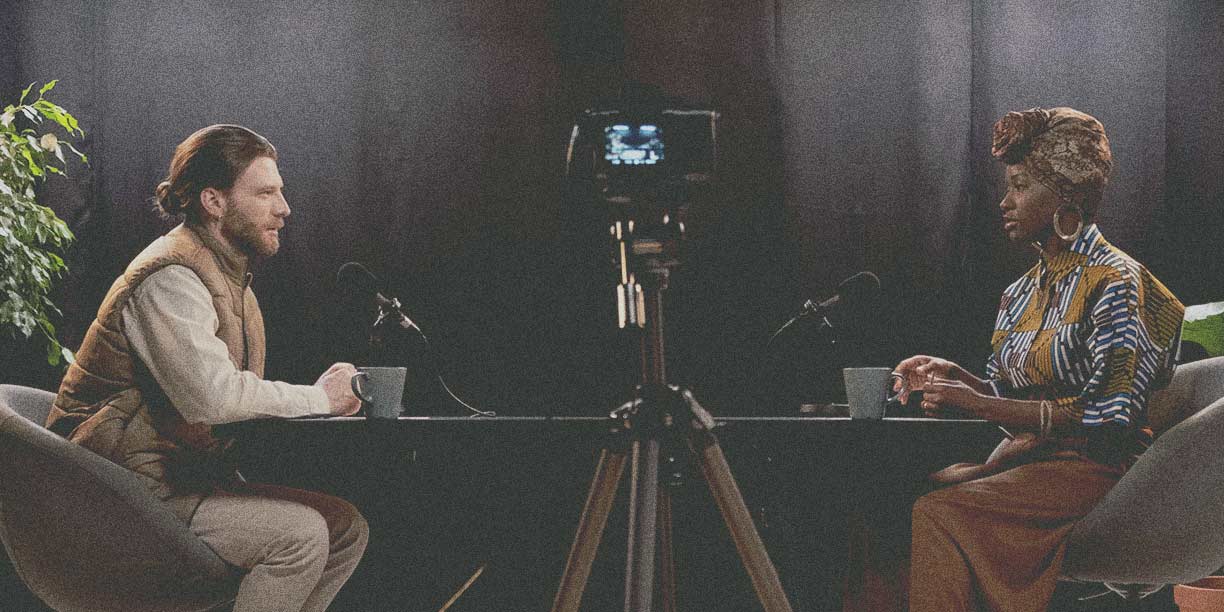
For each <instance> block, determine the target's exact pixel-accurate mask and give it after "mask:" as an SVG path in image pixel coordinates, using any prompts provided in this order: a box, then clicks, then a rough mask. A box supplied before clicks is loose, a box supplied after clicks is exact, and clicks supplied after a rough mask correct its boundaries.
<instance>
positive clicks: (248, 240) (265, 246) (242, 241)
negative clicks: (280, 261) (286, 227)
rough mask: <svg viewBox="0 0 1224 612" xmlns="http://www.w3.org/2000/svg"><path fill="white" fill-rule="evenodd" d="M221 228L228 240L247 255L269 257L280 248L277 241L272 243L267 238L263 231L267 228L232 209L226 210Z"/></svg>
mask: <svg viewBox="0 0 1224 612" xmlns="http://www.w3.org/2000/svg"><path fill="white" fill-rule="evenodd" d="M223 228H224V231H225V233H226V234H227V235H228V236H229V238H230V240H231V241H233V243H234V244H236V245H237V246H238V248H239V249H241V250H242V252H244V253H246V254H247V256H249V257H261V258H262V257H271V256H273V255H275V254H276V252H277V251H278V250H279V249H280V244H279V241H277V242H275V243H272V242H270V241H269V240H268V237H267V236H266V235H265V233H264V232H266V231H268V230H267V228H264V227H261V226H259V225H257V224H255V223H253V222H251V221H250V220H249V219H246V218H245V217H242V216H241V215H239V214H237V213H236V212H233V209H230V210H228V211H226V215H225V223H224V225H223Z"/></svg>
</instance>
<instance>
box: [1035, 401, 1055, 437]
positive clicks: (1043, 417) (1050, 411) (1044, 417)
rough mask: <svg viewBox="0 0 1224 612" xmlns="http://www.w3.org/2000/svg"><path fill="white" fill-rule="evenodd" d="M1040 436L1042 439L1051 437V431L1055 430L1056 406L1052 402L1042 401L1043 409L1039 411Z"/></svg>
mask: <svg viewBox="0 0 1224 612" xmlns="http://www.w3.org/2000/svg"><path fill="white" fill-rule="evenodd" d="M1038 417H1039V422H1040V432H1039V434H1040V436H1041V437H1042V438H1045V437H1048V436H1049V435H1050V430H1051V429H1053V428H1054V405H1053V404H1051V403H1050V400H1044V399H1043V400H1041V408H1040V410H1039V415H1038Z"/></svg>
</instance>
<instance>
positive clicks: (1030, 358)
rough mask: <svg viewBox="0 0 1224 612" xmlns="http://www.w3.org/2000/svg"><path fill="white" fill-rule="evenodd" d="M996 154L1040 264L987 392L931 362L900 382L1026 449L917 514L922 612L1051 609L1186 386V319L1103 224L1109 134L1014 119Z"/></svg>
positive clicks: (948, 479) (1071, 123)
mask: <svg viewBox="0 0 1224 612" xmlns="http://www.w3.org/2000/svg"><path fill="white" fill-rule="evenodd" d="M991 153H992V154H993V155H994V157H995V158H996V159H998V160H1000V161H1002V162H1003V163H1004V164H1005V165H1006V174H1007V186H1008V189H1007V195H1006V196H1005V197H1004V198H1003V201H1002V202H1001V203H1000V204H999V208H1000V209H1001V211H1002V215H1003V230H1004V232H1006V234H1007V237H1008V239H1010V240H1012V241H1015V242H1019V241H1024V242H1033V245H1034V246H1035V247H1036V248H1037V250H1038V251H1039V253H1040V260H1039V261H1038V262H1037V264H1036V265H1034V266H1033V268H1032V269H1030V270H1029V271H1028V272H1027V273H1025V274H1024V276H1022V277H1020V279H1019V280H1017V281H1016V282H1014V283H1012V285H1011V286H1010V287H1008V288H1007V290H1006V291H1005V292H1004V293H1003V298H1002V301H1001V303H1000V305H999V313H998V317H997V319H996V322H995V330H994V334H993V337H992V346H993V352H992V354H991V356H990V358H989V360H988V362H987V364H986V378H984V379H982V378H978V377H977V376H975V375H973V374H971V373H970V372H968V371H967V370H965V369H964V368H962V367H961V366H959V365H957V364H955V363H952V362H950V361H946V360H943V359H938V358H934V357H928V356H925V355H917V356H914V357H911V358H909V359H906V360H904V361H902V362H901V363H900V364H898V365H897V371H898V372H900V373H901V374H903V375H904V380H905V382H906V387H907V388H908V389H912V390H922V391H923V399H922V409H923V411H924V412H925V413H926V414H928V415H931V416H939V415H941V414H944V413H945V412H946V411H950V410H959V411H967V412H969V413H971V414H973V415H975V416H977V417H979V418H984V419H987V420H989V421H993V422H995V423H998V424H999V425H1001V426H1002V427H1003V428H1005V429H1006V430H1010V431H1012V432H1014V433H1016V434H1017V435H1015V437H1014V438H1013V439H1009V440H1004V441H1003V443H1002V444H1000V445H999V448H997V449H996V450H995V452H994V453H992V455H991V457H990V458H989V459H988V460H987V461H986V463H984V464H981V465H976V464H973V465H971V464H957V465H954V466H951V467H949V468H947V469H945V470H942V471H940V472H937V473H935V474H933V475H932V478H933V479H934V480H935V481H937V482H939V483H942V484H948V485H951V486H947V487H945V488H942V489H939V490H936V491H935V492H933V493H929V494H927V495H925V496H923V497H922V498H920V499H919V500H918V502H917V503H916V504H915V505H914V509H913V536H912V538H913V539H912V544H913V548H912V550H911V555H910V582H911V584H910V610H911V612H926V611H938V612H949V611H956V610H977V609H989V610H1009V611H1010V610H1045V609H1046V606H1047V605H1048V603H1049V600H1050V597H1051V595H1052V594H1053V592H1054V585H1055V582H1056V580H1057V578H1058V574H1059V570H1060V567H1061V563H1062V558H1063V554H1064V548H1065V540H1066V535H1067V533H1068V531H1070V529H1071V526H1072V524H1073V523H1074V522H1075V521H1076V520H1077V519H1078V518H1080V517H1082V516H1084V515H1085V514H1087V513H1088V511H1089V510H1091V509H1092V508H1093V506H1095V505H1096V503H1097V501H1098V500H1100V498H1101V497H1102V496H1104V495H1105V493H1106V492H1107V491H1109V489H1110V488H1111V487H1112V486H1113V485H1114V483H1116V482H1117V480H1118V478H1119V477H1120V476H1121V474H1122V473H1123V472H1124V471H1125V470H1126V468H1127V467H1129V466H1130V465H1131V464H1132V463H1133V461H1134V459H1135V458H1136V457H1137V456H1138V454H1139V453H1141V452H1143V449H1144V448H1146V446H1147V445H1148V443H1150V442H1151V430H1150V429H1148V428H1147V426H1146V404H1147V400H1148V397H1149V396H1150V395H1151V391H1152V390H1153V388H1156V387H1158V386H1162V385H1163V384H1164V383H1166V382H1167V381H1168V378H1169V376H1170V374H1171V371H1172V363H1173V358H1174V357H1175V356H1176V350H1175V347H1176V343H1177V341H1178V331H1179V330H1180V325H1181V320H1182V313H1183V311H1184V308H1183V306H1182V304H1181V303H1180V302H1179V301H1178V300H1177V298H1176V297H1174V296H1173V294H1172V293H1170V292H1169V290H1168V289H1166V288H1165V287H1164V285H1162V284H1161V283H1160V281H1158V280H1156V278H1155V277H1153V276H1152V275H1151V274H1150V273H1149V272H1148V271H1147V270H1146V269H1145V268H1144V267H1143V266H1142V265H1140V264H1138V263H1137V262H1135V261H1134V260H1133V259H1131V258H1130V257H1128V256H1127V255H1126V254H1125V253H1123V252H1122V251H1120V250H1118V249H1117V248H1116V247H1114V246H1113V245H1111V244H1109V242H1107V241H1106V240H1105V238H1104V237H1103V236H1102V235H1101V232H1100V230H1098V229H1097V226H1096V225H1095V223H1094V219H1095V217H1096V213H1097V208H1098V206H1099V205H1100V203H1101V195H1102V192H1103V191H1104V188H1105V184H1106V182H1107V180H1108V177H1109V172H1110V169H1111V166H1112V161H1111V154H1110V150H1109V140H1108V139H1107V138H1106V137H1105V130H1104V128H1103V127H1102V126H1101V124H1100V122H1098V121H1097V120H1096V119H1094V118H1093V117H1091V116H1089V115H1086V114H1084V113H1081V112H1079V111H1076V110H1073V109H1070V108H1053V109H1040V108H1035V109H1031V110H1027V111H1024V112H1012V113H1008V114H1007V116H1005V117H1003V119H1001V120H1000V121H999V122H998V123H996V124H995V126H994V141H993V146H992V149H991ZM898 385H900V383H898ZM908 394H909V393H908V391H907V392H906V393H905V396H906V398H908ZM903 399H905V398H903Z"/></svg>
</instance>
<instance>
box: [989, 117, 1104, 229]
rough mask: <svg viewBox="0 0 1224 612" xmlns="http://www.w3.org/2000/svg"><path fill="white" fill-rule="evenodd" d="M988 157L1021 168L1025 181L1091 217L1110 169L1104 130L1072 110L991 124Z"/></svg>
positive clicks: (1091, 119) (1006, 118)
mask: <svg viewBox="0 0 1224 612" xmlns="http://www.w3.org/2000/svg"><path fill="white" fill-rule="evenodd" d="M990 153H991V154H992V155H994V157H995V159H997V160H999V161H1001V162H1003V163H1005V164H1018V163H1020V164H1024V167H1025V169H1026V170H1027V171H1028V174H1029V176H1032V177H1033V178H1034V179H1036V180H1037V181H1038V182H1040V183H1041V184H1042V185H1045V186H1046V187H1049V188H1050V190H1052V191H1053V192H1054V193H1056V194H1058V197H1059V198H1060V199H1061V200H1062V201H1063V202H1066V203H1067V204H1079V205H1080V206H1082V207H1083V209H1084V212H1085V213H1086V214H1087V215H1088V216H1089V217H1092V216H1094V215H1095V214H1096V209H1097V207H1098V206H1099V205H1100V203H1101V195H1102V193H1104V191H1105V183H1107V182H1108V181H1109V172H1110V170H1111V169H1112V168H1113V155H1112V154H1111V153H1110V152H1109V139H1108V138H1106V137H1105V127H1104V126H1102V125H1101V122H1100V121H1097V120H1096V119H1095V118H1094V117H1093V116H1091V115H1088V114H1085V113H1081V112H1079V111H1077V110H1075V109H1073V108H1067V107H1059V108H1049V109H1046V108H1031V109H1029V110H1026V111H1019V112H1010V113H1007V115H1005V116H1004V117H1003V118H1002V119H1000V120H999V121H998V122H997V123H995V124H994V139H993V142H992V143H991V147H990Z"/></svg>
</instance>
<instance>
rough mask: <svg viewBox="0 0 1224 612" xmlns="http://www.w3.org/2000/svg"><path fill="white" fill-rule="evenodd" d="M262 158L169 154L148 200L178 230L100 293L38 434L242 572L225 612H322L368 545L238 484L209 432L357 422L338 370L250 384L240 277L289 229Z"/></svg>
mask: <svg viewBox="0 0 1224 612" xmlns="http://www.w3.org/2000/svg"><path fill="white" fill-rule="evenodd" d="M276 159H277V155H276V149H275V148H273V147H272V145H271V144H270V143H269V142H268V141H267V140H266V139H264V138H263V137H262V136H260V135H258V134H256V133H254V132H252V131H251V130H248V129H246V128H243V127H239V126H234V125H214V126H210V127H206V128H204V129H202V130H199V131H198V132H196V133H194V134H192V135H191V136H190V137H188V138H187V140H185V141H183V142H182V144H180V145H179V146H178V148H177V149H176V150H175V154H174V158H173V159H172V160H171V163H170V173H169V176H168V177H167V178H166V181H165V182H163V183H161V184H160V185H158V188H157V196H158V205H159V206H160V207H161V209H162V211H163V212H164V213H166V214H168V215H172V216H178V215H180V214H181V215H184V216H185V217H186V218H185V220H184V222H183V223H182V224H181V225H179V226H178V227H175V228H174V229H173V230H171V231H170V232H169V233H167V234H166V235H165V236H162V237H161V238H159V239H157V240H155V241H154V242H153V243H152V244H150V245H149V246H148V247H147V248H146V249H145V250H144V251H143V252H141V253H140V254H139V255H137V256H136V258H135V259H134V260H133V261H132V263H131V264H130V265H129V266H128V267H127V270H126V271H125V272H124V273H123V275H122V276H120V277H119V278H118V279H116V280H115V282H114V284H113V285H112V286H111V289H110V291H109V292H108V293H107V295H106V298H105V299H104V300H103V302H102V306H101V307H100V308H99V310H98V316H97V318H96V319H95V320H94V322H93V324H92V325H91V326H90V328H89V331H88V332H87V334H86V336H85V340H84V342H83V343H82V345H81V348H80V350H79V351H78V352H77V361H76V363H74V364H72V365H71V366H70V367H69V369H68V373H67V374H66V375H65V376H64V381H63V383H62V384H61V386H60V390H59V395H58V396H57V397H56V400H55V406H54V408H52V411H51V414H50V416H49V417H48V419H47V427H48V428H50V429H52V430H53V431H56V432H57V433H60V434H61V435H64V436H66V437H68V438H69V439H70V440H72V441H74V442H76V443H78V444H80V445H82V446H84V447H86V448H89V449H91V450H93V451H94V452H96V453H98V454H100V455H102V456H104V457H106V458H108V459H110V460H111V461H114V462H115V463H118V464H119V465H122V466H124V467H127V468H128V469H130V470H132V471H133V472H135V473H136V474H137V475H139V476H140V477H141V478H142V480H144V481H145V483H146V484H147V485H148V486H149V488H150V489H151V490H152V491H153V492H154V493H155V494H156V495H157V496H158V497H159V498H161V499H162V500H164V501H165V503H166V504H167V505H168V506H169V508H170V509H171V510H172V511H173V512H174V513H175V514H176V515H177V516H178V517H179V518H181V519H182V520H183V521H184V522H185V523H186V524H188V525H189V526H190V528H191V530H192V531H193V532H195V533H196V534H197V535H198V536H199V537H200V538H201V539H202V540H203V541H204V542H205V543H206V544H208V546H209V547H211V548H212V549H213V550H214V551H216V553H217V554H218V555H219V556H220V557H221V558H222V559H225V560H226V561H227V562H228V563H230V564H232V565H235V566H238V567H240V568H243V569H244V570H246V574H245V576H244V577H243V580H242V583H241V585H240V587H239V590H238V596H237V601H236V603H235V606H234V610H235V612H247V611H260V612H267V611H272V610H285V611H289V610H292V611H298V610H308V611H321V610H325V609H326V608H327V605H328V604H329V603H330V602H331V600H332V599H333V598H334V597H335V595H336V593H337V592H338V591H339V590H340V587H341V586H342V585H343V584H344V582H345V581H346V580H348V578H349V576H350V575H351V574H352V572H353V570H354V569H355V568H356V566H357V563H358V561H359V560H360V559H361V555H362V553H363V552H364V551H365V546H366V541H367V537H368V527H367V525H366V523H365V519H364V518H362V516H361V514H360V513H359V512H358V511H357V510H356V508H354V507H353V506H352V505H351V504H349V503H348V502H346V501H344V500H341V499H337V498H334V497H330V496H327V495H322V494H319V493H312V492H309V491H300V490H295V489H289V488H285V487H274V486H269V485H254V484H247V483H245V482H243V481H242V480H241V477H240V476H238V475H237V473H236V472H235V471H234V470H233V468H232V467H231V466H229V465H228V464H227V461H226V456H225V453H224V451H225V448H226V445H225V444H223V443H221V442H220V441H219V440H217V439H216V438H214V437H213V435H212V430H211V426H212V425H216V424H221V423H228V422H234V421H241V420H244V419H251V418H259V417H299V416H311V415H320V416H326V415H350V414H353V413H355V412H356V411H357V410H358V408H359V407H360V401H359V400H358V399H357V398H356V397H355V396H354V395H353V393H352V390H351V389H350V386H349V381H350V378H351V377H352V376H353V375H354V374H355V373H356V370H355V369H354V368H353V366H352V365H350V364H346V363H337V364H335V365H333V366H331V367H330V368H329V369H328V370H327V371H326V372H324V373H323V375H322V376H321V377H320V378H319V380H318V382H316V383H315V384H314V385H313V386H306V385H290V384H287V383H283V382H272V381H265V380H262V377H263V368H264V329H263V318H262V315H261V314H260V311H259V304H258V303H257V302H256V300H255V295H254V293H252V291H251V288H250V281H251V274H250V272H249V271H248V269H249V267H250V265H251V263H252V262H253V261H255V260H258V259H260V258H265V257H270V256H272V255H274V254H275V253H276V252H277V250H278V249H279V248H280V238H279V230H280V228H281V227H283V226H284V223H285V218H286V217H288V216H289V206H288V204H287V203H286V201H285V198H284V195H283V194H282V193H281V187H282V182H281V177H280V173H279V172H278V170H277V166H276Z"/></svg>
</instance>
